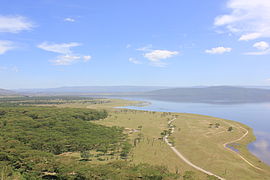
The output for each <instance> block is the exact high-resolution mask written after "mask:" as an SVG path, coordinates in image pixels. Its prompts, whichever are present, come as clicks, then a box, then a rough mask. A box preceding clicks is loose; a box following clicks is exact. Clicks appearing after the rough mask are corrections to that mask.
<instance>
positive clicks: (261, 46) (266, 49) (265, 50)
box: [244, 41, 270, 56]
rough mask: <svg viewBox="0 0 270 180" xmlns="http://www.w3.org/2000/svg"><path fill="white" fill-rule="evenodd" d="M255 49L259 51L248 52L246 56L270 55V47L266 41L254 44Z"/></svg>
mask: <svg viewBox="0 0 270 180" xmlns="http://www.w3.org/2000/svg"><path fill="white" fill-rule="evenodd" d="M253 47H254V48H256V49H258V51H254V52H247V53H244V54H245V55H254V56H256V55H257V56H259V55H266V54H270V46H269V44H268V43H267V42H265V41H260V42H256V43H255V44H253Z"/></svg>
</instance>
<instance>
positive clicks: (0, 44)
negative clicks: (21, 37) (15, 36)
mask: <svg viewBox="0 0 270 180" xmlns="http://www.w3.org/2000/svg"><path fill="white" fill-rule="evenodd" d="M14 48H15V46H14V43H13V42H12V41H3V40H0V55H1V54H4V53H6V52H7V51H9V50H12V49H14Z"/></svg>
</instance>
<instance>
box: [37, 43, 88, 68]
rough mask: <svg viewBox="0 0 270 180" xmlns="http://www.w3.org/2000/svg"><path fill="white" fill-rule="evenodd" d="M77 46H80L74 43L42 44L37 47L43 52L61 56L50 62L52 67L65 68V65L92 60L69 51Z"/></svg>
mask: <svg viewBox="0 0 270 180" xmlns="http://www.w3.org/2000/svg"><path fill="white" fill-rule="evenodd" d="M77 46H81V44H80V43H76V42H71V43H61V44H56V43H48V42H43V43H41V44H39V45H38V46H37V47H38V48H40V49H43V50H45V51H50V52H54V53H58V54H61V55H59V56H57V57H56V58H55V59H54V60H51V62H52V63H53V64H54V65H58V66H60V65H63V66H67V65H72V64H74V63H77V62H88V61H90V59H91V58H92V57H91V56H90V55H77V54H76V53H74V52H73V51H72V50H71V48H72V47H77Z"/></svg>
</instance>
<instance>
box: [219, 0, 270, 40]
mask: <svg viewBox="0 0 270 180" xmlns="http://www.w3.org/2000/svg"><path fill="white" fill-rule="evenodd" d="M227 8H229V9H231V13H230V14H225V15H221V16H218V17H216V19H215V22H214V24H215V26H223V27H225V28H226V29H227V30H228V31H229V32H232V33H236V34H239V35H240V38H239V40H242V41H244V40H245V41H248V40H254V39H257V38H262V37H267V38H269V37H270V13H269V9H270V1H269V0H249V1H247V0H229V1H228V3H227Z"/></svg>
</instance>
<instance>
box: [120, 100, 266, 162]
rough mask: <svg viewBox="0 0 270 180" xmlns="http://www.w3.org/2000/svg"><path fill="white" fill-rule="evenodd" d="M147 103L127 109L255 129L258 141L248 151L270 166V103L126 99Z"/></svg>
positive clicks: (250, 145) (249, 146)
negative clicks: (224, 121) (228, 122)
mask: <svg viewBox="0 0 270 180" xmlns="http://www.w3.org/2000/svg"><path fill="white" fill-rule="evenodd" d="M124 99H129V100H140V101H147V102H150V103H151V104H150V105H148V106H144V107H137V106H128V107H125V108H129V109H137V110H148V111H163V112H165V111H166V112H180V113H195V114H203V115H209V116H214V117H219V118H223V119H229V120H234V121H238V122H241V123H243V124H246V125H248V126H249V127H251V128H253V130H254V134H255V136H256V138H257V140H256V141H255V142H253V143H251V144H249V145H248V149H249V150H250V151H251V152H252V153H253V154H254V155H256V156H257V157H258V158H259V159H260V160H262V161H264V162H265V163H267V164H268V165H270V103H260V104H259V103H258V104H257V103H256V104H225V105H224V104H203V103H176V102H166V101H156V100H148V99H142V98H124Z"/></svg>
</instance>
